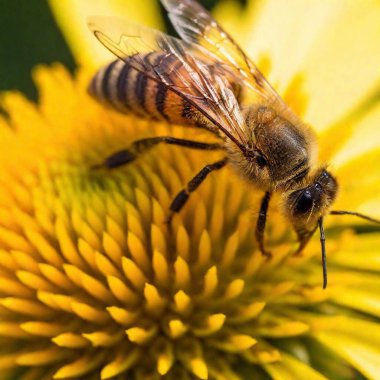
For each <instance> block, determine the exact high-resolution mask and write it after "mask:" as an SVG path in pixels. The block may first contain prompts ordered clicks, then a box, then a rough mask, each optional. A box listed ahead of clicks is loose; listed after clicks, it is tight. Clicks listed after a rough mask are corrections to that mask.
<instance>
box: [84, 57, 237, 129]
mask: <svg viewBox="0 0 380 380" xmlns="http://www.w3.org/2000/svg"><path fill="white" fill-rule="evenodd" d="M129 59H130V60H132V59H135V62H136V61H137V60H136V56H131V57H130V58H129ZM138 59H139V61H138V62H140V63H141V67H144V66H145V67H147V68H158V69H159V70H160V73H161V75H163V80H162V81H160V82H159V81H156V80H153V79H151V78H150V77H149V76H148V75H146V74H145V73H144V72H142V71H138V70H136V69H135V68H134V67H132V65H131V64H129V63H128V59H126V61H121V60H117V61H115V62H112V63H111V64H109V65H108V66H106V67H104V68H102V69H101V70H99V71H98V72H97V73H96V75H95V76H94V78H93V80H92V82H91V83H90V86H89V92H90V94H91V95H92V96H94V97H95V98H96V99H98V100H100V101H101V102H103V103H105V104H108V105H109V106H111V107H113V108H116V109H117V110H119V111H121V112H125V113H134V114H137V115H138V116H144V117H151V118H154V119H157V120H167V121H170V122H171V123H174V124H181V125H191V126H194V125H197V126H201V127H202V126H205V125H202V122H200V121H202V120H204V117H202V116H201V115H200V113H199V112H198V111H197V110H196V109H195V108H194V107H193V106H192V105H191V104H190V103H189V102H187V101H186V100H184V99H183V98H182V97H180V96H179V95H178V94H176V93H175V92H174V91H173V90H171V88H170V86H168V85H167V83H170V84H174V85H175V84H176V83H178V86H180V85H181V83H180V80H181V79H180V78H181V76H182V78H183V77H185V75H186V71H185V69H184V67H183V64H182V62H181V61H179V60H178V59H177V58H176V57H175V56H174V55H172V54H167V53H158V52H154V53H149V54H146V55H140V56H139V57H138ZM162 73H164V74H162ZM165 82H166V83H165ZM231 84H232V83H231Z"/></svg>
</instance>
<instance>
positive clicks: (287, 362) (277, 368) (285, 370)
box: [264, 353, 327, 380]
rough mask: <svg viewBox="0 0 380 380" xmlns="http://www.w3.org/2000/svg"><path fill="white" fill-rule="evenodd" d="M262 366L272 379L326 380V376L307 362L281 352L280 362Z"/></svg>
mask: <svg viewBox="0 0 380 380" xmlns="http://www.w3.org/2000/svg"><path fill="white" fill-rule="evenodd" d="M264 368H265V370H266V371H267V372H268V373H269V375H270V376H271V377H272V378H273V379H274V380H294V379H308V380H327V378H326V377H324V376H323V375H322V374H320V373H318V372H317V371H315V370H313V369H312V368H311V367H309V366H308V365H307V364H305V363H303V362H301V361H300V360H297V359H294V358H293V357H291V356H290V355H286V354H283V353H281V361H280V362H276V363H273V364H265V365H264Z"/></svg>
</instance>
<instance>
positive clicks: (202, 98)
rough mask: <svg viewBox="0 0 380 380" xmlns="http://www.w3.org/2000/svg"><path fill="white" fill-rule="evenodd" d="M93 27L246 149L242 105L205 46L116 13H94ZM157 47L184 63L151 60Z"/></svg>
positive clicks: (114, 49) (110, 46)
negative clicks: (103, 14)
mask: <svg viewBox="0 0 380 380" xmlns="http://www.w3.org/2000/svg"><path fill="white" fill-rule="evenodd" d="M89 27H90V29H91V30H92V31H93V32H94V34H95V36H96V37H97V38H98V39H99V41H100V42H101V43H102V44H103V45H104V46H105V47H107V48H108V49H109V50H110V51H111V52H113V53H114V54H115V55H116V56H117V57H119V58H120V59H122V60H125V61H126V62H128V64H129V65H131V66H132V67H133V68H134V69H136V70H138V71H140V72H143V73H144V74H145V75H147V76H148V77H149V78H151V79H153V80H154V81H157V82H160V83H163V84H164V85H166V86H167V87H168V88H169V89H170V90H171V91H174V92H175V93H176V94H177V95H179V96H181V97H182V98H183V99H185V100H186V101H188V102H189V103H190V104H192V105H193V106H194V107H195V108H196V109H197V110H198V111H199V112H201V113H202V114H203V115H204V117H206V118H207V119H208V120H210V121H211V122H212V123H213V124H214V125H216V126H217V127H218V128H219V129H220V130H221V131H222V132H223V133H224V134H225V135H226V136H227V137H228V138H230V139H231V140H232V141H233V142H235V143H236V144H237V145H238V146H239V147H240V148H241V149H242V145H244V144H245V141H244V133H243V131H244V128H245V121H244V119H243V117H242V115H241V112H240V107H239V104H238V102H237V100H236V98H235V95H234V93H233V91H232V89H231V86H230V84H229V82H228V81H227V80H226V79H225V78H224V77H223V75H219V74H217V73H216V72H211V69H210V67H212V66H211V64H215V59H210V57H209V56H208V55H207V54H206V53H205V52H204V50H203V49H202V48H201V47H198V46H197V45H195V44H193V43H190V42H185V41H182V40H179V39H176V38H174V37H170V36H168V35H167V34H165V33H162V32H159V31H157V30H154V29H151V28H148V27H145V26H143V25H140V24H135V23H132V22H129V21H125V20H122V19H118V18H113V17H112V18H111V17H93V18H91V19H90V20H89ZM154 52H161V53H162V52H166V53H167V54H170V55H173V56H175V57H176V58H177V60H178V62H179V64H178V65H176V64H175V65H173V67H170V68H168V67H167V66H166V65H160V62H158V63H154V64H153V63H151V62H149V60H147V59H145V57H146V54H147V53H154ZM168 70H169V72H168ZM219 71H220V70H219Z"/></svg>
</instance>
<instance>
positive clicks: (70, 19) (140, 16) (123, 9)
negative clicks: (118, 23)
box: [49, 0, 162, 68]
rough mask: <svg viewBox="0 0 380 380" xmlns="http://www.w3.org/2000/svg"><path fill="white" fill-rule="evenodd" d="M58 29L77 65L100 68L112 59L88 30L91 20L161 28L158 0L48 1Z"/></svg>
mask: <svg viewBox="0 0 380 380" xmlns="http://www.w3.org/2000/svg"><path fill="white" fill-rule="evenodd" d="M49 4H50V7H51V9H52V11H53V13H54V16H55V18H56V20H57V23H58V25H59V26H60V27H61V29H62V31H63V33H64V36H65V38H66V40H67V42H68V44H69V45H70V47H71V50H72V52H73V54H74V57H75V59H76V61H77V62H78V63H79V64H81V65H83V66H89V67H95V68H96V67H99V65H101V64H105V63H107V62H110V61H111V60H112V59H114V58H115V57H114V56H113V55H112V54H111V53H110V52H108V51H107V49H105V48H104V46H102V45H101V44H100V42H99V41H97V40H96V38H94V36H93V35H92V33H91V32H90V31H89V29H88V27H87V18H88V17H90V16H113V17H122V18H125V19H127V20H133V21H136V22H140V23H142V24H146V25H149V26H151V27H154V28H159V29H161V28H162V21H161V19H160V17H159V6H158V2H157V0H144V2H143V4H141V3H139V2H138V1H135V0H64V1H62V0H49Z"/></svg>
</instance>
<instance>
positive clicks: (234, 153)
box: [226, 106, 316, 190]
mask: <svg viewBox="0 0 380 380" xmlns="http://www.w3.org/2000/svg"><path fill="white" fill-rule="evenodd" d="M244 114H245V120H246V125H247V131H246V133H245V135H246V137H247V140H248V142H247V145H246V153H243V152H242V151H241V150H240V149H238V148H237V147H236V146H234V144H233V143H232V142H229V141H227V142H226V145H227V150H228V151H229V157H230V160H231V163H232V165H233V166H234V167H235V169H236V170H237V171H238V173H240V174H241V175H242V176H243V178H246V179H248V180H249V181H250V182H253V183H254V184H256V185H258V186H259V187H260V188H262V189H266V190H275V189H276V188H278V187H282V186H283V187H286V186H289V185H290V186H291V184H292V182H296V181H298V180H301V179H302V178H303V177H304V176H306V175H307V174H308V171H309V168H310V167H311V165H312V164H313V161H314V156H315V146H316V144H315V139H314V136H313V135H312V133H311V132H310V130H309V128H307V127H306V126H303V125H302V126H297V125H294V124H292V123H291V122H289V121H288V120H287V119H285V118H284V117H282V116H280V115H279V114H278V113H276V112H275V111H274V110H273V109H272V108H270V107H265V106H260V107H257V106H250V107H248V108H247V109H246V110H245V112H244Z"/></svg>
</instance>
